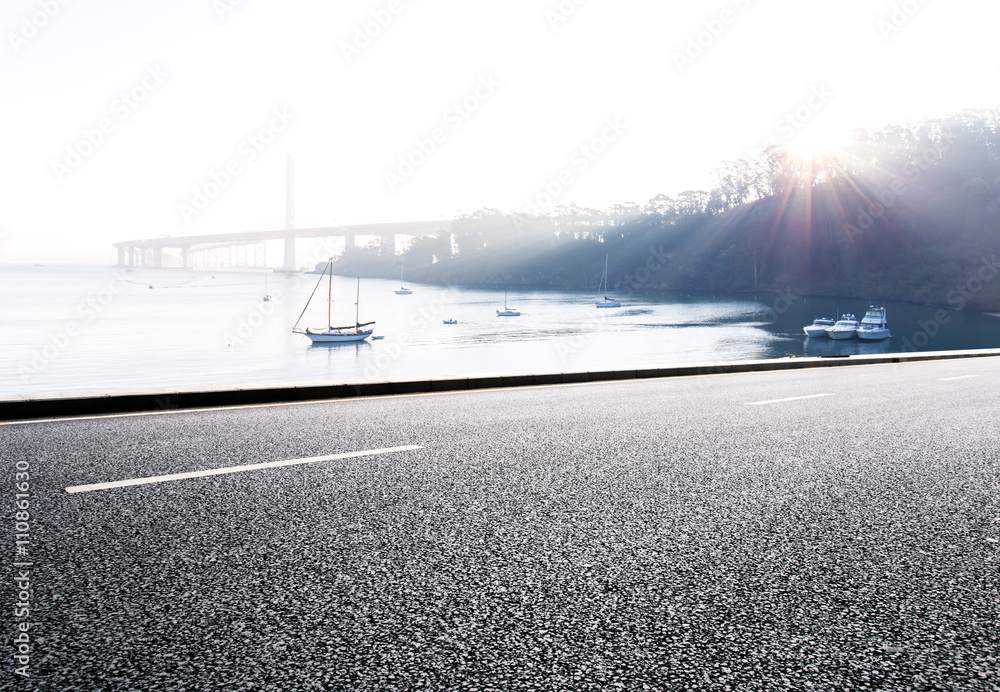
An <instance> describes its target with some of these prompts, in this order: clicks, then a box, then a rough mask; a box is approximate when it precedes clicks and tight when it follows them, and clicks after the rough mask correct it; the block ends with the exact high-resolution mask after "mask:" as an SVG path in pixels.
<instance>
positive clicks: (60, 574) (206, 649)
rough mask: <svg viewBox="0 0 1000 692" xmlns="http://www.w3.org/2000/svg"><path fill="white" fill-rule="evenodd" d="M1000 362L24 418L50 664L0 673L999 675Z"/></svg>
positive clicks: (183, 677) (161, 686)
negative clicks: (91, 487)
mask: <svg viewBox="0 0 1000 692" xmlns="http://www.w3.org/2000/svg"><path fill="white" fill-rule="evenodd" d="M998 385H1000V358H976V359H970V360H956V361H934V362H922V363H908V364H896V365H874V366H862V367H846V368H831V369H816V370H802V371H783V372H769V373H757V374H740V375H716V376H705V377H691V378H677V379H669V380H649V381H630V382H612V383H598V384H588V385H562V386H554V387H541V388H524V389H512V390H487V391H478V392H465V393H448V394H439V395H419V396H407V397H393V398H376V399H367V400H342V401H333V402H328V403H315V404H301V405H284V406H267V407H260V408H239V409H227V410H215V411H188V412H166V413H162V414H152V415H151V414H145V415H129V416H118V417H106V418H94V419H73V420H59V421H32V422H26V423H18V424H6V425H2V426H0V454H2V458H3V466H4V469H5V474H6V478H7V480H6V481H5V482H4V486H5V487H6V490H5V492H6V493H7V496H8V497H10V498H11V499H12V500H14V496H15V494H16V491H17V489H16V487H15V483H16V477H15V474H16V473H17V468H18V464H20V465H21V467H24V466H25V465H27V466H28V467H30V471H29V473H30V492H29V493H28V494H29V495H30V499H29V509H28V510H26V511H29V526H28V527H27V528H28V529H29V531H28V534H29V538H28V543H27V544H26V545H24V546H22V547H24V548H25V551H24V552H23V554H22V555H20V556H17V554H16V552H15V537H14V535H13V533H12V532H11V531H10V530H8V531H6V532H5V534H6V535H7V539H6V540H7V543H8V546H7V547H6V549H5V550H6V554H8V555H14V556H15V557H13V558H8V573H10V574H13V575H14V578H15V579H16V577H17V575H18V569H19V568H17V567H13V566H10V565H12V564H13V563H14V562H15V561H17V560H20V561H24V560H28V561H29V562H28V564H30V567H29V568H27V570H26V571H27V578H28V579H29V580H30V593H29V594H28V596H29V601H28V605H29V610H30V614H29V615H28V616H24V615H23V613H22V614H20V615H19V614H18V610H17V609H16V607H14V606H15V604H16V603H18V602H21V601H19V598H20V597H21V596H23V595H24V594H20V591H19V589H20V588H21V585H19V584H16V583H15V582H14V581H12V579H4V580H3V584H2V585H0V598H2V599H3V600H2V602H0V606H2V611H0V612H4V613H5V615H4V616H3V619H2V622H3V623H4V624H3V627H4V629H5V633H4V639H5V641H7V642H8V643H9V642H11V641H12V640H14V638H15V637H16V636H19V630H18V629H17V628H18V626H19V625H20V624H21V623H24V622H29V623H30V624H29V639H30V642H29V643H28V646H29V649H28V651H29V653H28V654H27V656H28V660H27V663H26V664H25V665H26V666H27V668H21V671H22V672H27V673H28V674H29V675H30V677H27V678H25V677H24V676H23V675H21V674H19V673H18V672H16V670H17V669H18V668H19V665H20V663H21V661H19V660H18V659H16V658H14V657H11V656H8V655H5V656H4V657H3V659H2V660H3V661H4V662H3V667H4V669H3V671H2V673H0V688H4V689H16V690H20V689H25V690H27V689H32V690H36V689H37V690H87V691H90V690H282V689H284V690H310V689H316V690H320V689H330V690H333V689H342V690H418V689H420V690H480V691H486V690H694V689H705V690H774V689H789V690H804V689H814V690H834V689H837V690H852V689H880V690H909V689H912V690H931V689H933V690H995V689H998V688H1000V663H998V657H1000V630H998V622H1000V617H998V615H1000V593H998V585H1000V561H998V547H1000V546H998V539H1000V511H998V510H1000V481H998V478H1000V473H998V471H1000V451H998V450H1000V428H998V423H997V421H998V420H1000V388H998ZM797 397H810V398H797ZM761 402H763V403H761ZM411 445H414V446H419V448H417V449H407V450H402V451H390V452H383V453H377V454H368V455H364V456H356V457H349V458H339V459H332V460H327V461H312V462H310V463H296V464H292V465H285V466H279V467H276V468H256V469H250V470H244V471H241V472H237V473H226V474H222V475H214V476H197V477H190V478H182V479H178V480H164V481H162V482H151V483H146V484H143V485H134V486H127V487H111V488H107V489H97V490H88V489H82V490H81V491H80V492H67V491H66V488H73V489H78V486H86V485H89V484H96V483H104V482H109V481H120V480H129V479H141V478H149V477H153V476H160V475H164V474H178V473H186V472H198V471H203V470H206V469H218V468H222V467H231V466H237V465H254V464H261V463H265V462H275V461H292V460H299V459H304V458H311V457H317V456H326V455H334V454H342V453H349V452H358V451H365V450H377V449H385V448H394V447H406V446H411ZM4 507H6V508H7V511H6V512H5V514H6V516H7V517H8V519H9V521H7V522H6V525H7V526H8V527H11V526H15V519H16V518H17V517H16V516H15V506H14V502H12V501H5V502H4ZM22 516H23V515H22ZM21 528H22V529H23V528H25V527H24V526H23V525H22V527H21ZM22 571H23V570H22ZM12 611H13V612H14V613H15V617H14V618H13V619H12V618H10V617H9V614H10V613H11V612H12ZM15 641H16V640H15ZM16 646H17V644H16V643H15V644H14V647H15V648H11V649H10V650H11V651H13V652H14V654H17V649H16ZM22 660H23V659H22Z"/></svg>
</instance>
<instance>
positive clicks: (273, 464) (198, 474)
mask: <svg viewBox="0 0 1000 692" xmlns="http://www.w3.org/2000/svg"><path fill="white" fill-rule="evenodd" d="M414 449H423V447H422V446H421V445H404V446H402V447H385V448H383V449H365V450H362V451H360V452H344V453H342V454H328V455H326V456H321V457H304V458H302V459H285V460H284V461H268V462H265V463H263V464H246V465H243V466H227V467H223V468H219V469H207V470H205V471H189V472H187V473H171V474H168V475H166V476H148V477H146V478H131V479H129V480H124V481H111V482H109V483H93V484H91V485H71V486H69V487H68V488H66V492H68V493H87V492H90V491H92V490H107V489H109V488H126V487H128V486H130V485H146V484H148V483H163V482H165V481H179V480H182V479H185V478H203V477H205V476H221V475H223V474H226V473H240V472H241V471H257V470H258V469H274V468H280V467H282V466H297V465H299V464H313V463H315V462H317V461H333V460H335V459H351V458H354V457H364V456H372V455H374V454H389V453H391V452H408V451H410V450H414Z"/></svg>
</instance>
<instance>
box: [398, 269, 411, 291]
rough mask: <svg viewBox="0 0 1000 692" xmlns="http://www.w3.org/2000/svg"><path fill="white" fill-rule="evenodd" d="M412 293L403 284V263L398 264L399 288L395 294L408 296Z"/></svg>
mask: <svg viewBox="0 0 1000 692" xmlns="http://www.w3.org/2000/svg"><path fill="white" fill-rule="evenodd" d="M412 293H413V291H411V290H410V289H408V288H407V287H406V286H404V285H403V265H402V264H400V265H399V290H398V291H396V295H397V296H408V295H411V294H412Z"/></svg>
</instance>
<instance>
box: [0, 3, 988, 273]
mask: <svg viewBox="0 0 1000 692" xmlns="http://www.w3.org/2000/svg"><path fill="white" fill-rule="evenodd" d="M998 25H1000V3H998V2H996V0H949V2H944V0H922V1H918V0H905V1H904V0H840V1H839V2H816V1H813V0H719V1H717V2H699V3H694V2H685V3H681V2H652V1H651V0H616V1H615V2H610V1H609V0H562V1H561V2H560V1H559V0H552V1H551V2H549V1H546V0H532V1H529V0H506V2H495V3H479V2H471V1H470V0H374V1H368V2H336V3H333V2H319V1H315V2H309V1H307V0H286V1H284V2H280V3H279V2H276V1H273V0H272V1H270V2H268V1H265V0H170V1H166V0H159V1H152V0H151V1H146V2H124V1H122V0H119V1H118V2H111V1H110V0H103V1H102V0H87V1H84V0H5V1H4V2H3V4H2V9H0V28H2V30H3V32H4V37H3V46H2V47H0V63H2V68H0V80H2V93H3V96H4V100H3V108H2V109H0V140H2V146H0V152H2V165H0V176H2V177H0V261H59V260H62V261H70V260H77V261H97V262H113V261H114V260H115V257H116V256H115V252H114V249H113V248H112V247H111V246H110V244H111V243H112V242H114V241H117V240H125V239H130V238H140V237H150V236H159V235H183V234H190V233H195V232H226V231H237V230H244V229H266V228H281V227H283V226H284V222H285V211H284V189H285V178H284V173H285V161H286V156H288V155H291V156H293V157H294V159H295V178H296V207H295V215H296V225H299V226H323V225H333V224H350V223H366V222H379V221H410V220H412V221H417V220H431V219H444V218H452V217H454V216H456V215H458V214H461V213H468V212H472V211H475V210H477V209H480V208H482V207H495V208H498V209H501V210H503V211H508V212H516V211H532V212H535V213H537V212H539V211H542V212H544V211H549V210H551V209H552V208H554V206H555V205H556V204H570V203H576V204H579V205H581V206H589V207H596V208H607V207H608V206H610V205H611V204H615V203H623V202H637V203H643V202H645V201H647V200H648V199H649V198H651V197H653V196H655V195H656V194H659V193H666V194H670V195H676V194H677V193H679V192H681V191H683V190H686V189H694V188H703V189H707V188H709V187H711V186H712V184H713V177H712V170H713V169H714V168H715V167H716V166H717V165H718V164H719V163H720V162H722V161H724V160H727V159H733V158H738V157H740V156H745V155H747V154H748V153H750V152H753V151H756V150H759V149H760V148H762V147H763V146H764V145H765V144H767V143H768V142H769V141H777V142H780V143H787V144H788V145H789V146H790V147H791V148H793V149H799V150H815V149H817V148H822V147H824V146H829V145H831V144H833V143H835V142H836V140H837V139H838V138H840V137H843V136H844V135H846V134H848V133H850V132H851V131H852V130H853V129H854V128H856V127H866V128H869V129H877V128H879V127H882V126H884V125H887V124H891V123H901V124H902V123H906V122H909V121H914V120H919V119H924V118H932V117H939V116H944V115H947V114H949V113H952V112H955V111H958V110H962V109H965V108H996V107H998V106H1000V95H998V88H1000V80H998V79H997V77H998V67H1000V49H998V42H997V40H996V27H997V26H998Z"/></svg>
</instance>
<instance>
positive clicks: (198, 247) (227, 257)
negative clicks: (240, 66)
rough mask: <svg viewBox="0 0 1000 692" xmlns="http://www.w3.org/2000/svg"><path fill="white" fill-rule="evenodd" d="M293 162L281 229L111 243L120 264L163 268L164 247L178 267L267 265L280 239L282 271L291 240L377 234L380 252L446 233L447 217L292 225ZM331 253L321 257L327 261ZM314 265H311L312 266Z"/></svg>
mask: <svg viewBox="0 0 1000 692" xmlns="http://www.w3.org/2000/svg"><path fill="white" fill-rule="evenodd" d="M294 193H295V190H294V164H293V161H292V157H291V156H289V157H288V159H287V174H286V183H285V228H284V229H283V230H273V231H242V232H236V233H206V234H201V235H185V236H161V237H159V238H146V239H141V240H123V241H122V242H120V243H114V246H115V247H116V248H118V266H119V267H139V266H141V267H162V266H163V251H164V250H167V249H176V250H178V251H179V253H180V262H181V267H182V268H184V269H188V268H191V267H261V268H265V267H268V266H269V265H268V262H267V241H269V240H280V241H282V242H283V244H284V253H283V254H284V256H283V258H282V262H281V265H280V267H281V270H282V271H295V270H296V269H298V267H297V265H296V263H295V241H296V240H299V239H304V238H335V237H341V238H343V239H344V247H345V248H348V247H353V246H354V244H355V237H356V236H359V235H360V236H376V237H378V238H379V239H380V241H381V251H382V254H383V255H390V256H391V255H394V254H395V253H396V236H399V235H403V236H409V237H416V238H420V237H423V236H427V235H434V234H436V233H441V232H447V231H448V229H449V228H450V227H451V221H402V222H397V223H369V224H359V225H353V226H327V227H318V228H295V223H294V211H293V210H294V206H295V203H294V198H295V194H294ZM329 254H330V253H326V254H324V255H323V257H320V258H317V261H318V260H319V259H326V257H328V256H329ZM311 268H312V267H310V269H311Z"/></svg>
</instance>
